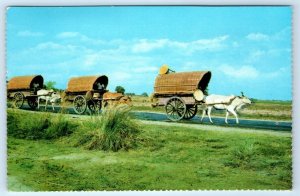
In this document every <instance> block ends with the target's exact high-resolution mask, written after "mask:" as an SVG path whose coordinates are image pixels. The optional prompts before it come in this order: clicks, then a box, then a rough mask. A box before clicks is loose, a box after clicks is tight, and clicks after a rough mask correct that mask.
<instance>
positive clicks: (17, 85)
mask: <svg viewBox="0 0 300 196" xmlns="http://www.w3.org/2000/svg"><path fill="white" fill-rule="evenodd" d="M43 84H44V78H43V77H42V76H41V75H34V76H17V77H13V78H11V79H10V80H9V82H8V84H7V89H8V90H30V89H34V88H43Z"/></svg>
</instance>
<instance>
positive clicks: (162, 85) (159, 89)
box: [154, 71, 211, 95]
mask: <svg viewBox="0 0 300 196" xmlns="http://www.w3.org/2000/svg"><path fill="white" fill-rule="evenodd" d="M210 78H211V72H210V71H195V72H180V73H170V74H164V75H158V76H157V77H156V79H155V84H154V94H156V95H158V94H192V93H193V92H194V91H195V90H196V89H200V90H202V91H205V89H206V88H207V86H208V83H209V81H210Z"/></svg>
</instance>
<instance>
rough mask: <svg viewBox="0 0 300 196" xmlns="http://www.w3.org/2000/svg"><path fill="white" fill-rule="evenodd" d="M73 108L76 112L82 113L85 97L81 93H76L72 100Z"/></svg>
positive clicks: (84, 108) (84, 107) (84, 106)
mask: <svg viewBox="0 0 300 196" xmlns="http://www.w3.org/2000/svg"><path fill="white" fill-rule="evenodd" d="M73 106H74V110H75V112H76V113H77V114H83V113H84V112H85V110H86V106H87V103H86V99H85V98H84V97H83V96H82V95H77V96H76V97H75V98H74V101H73Z"/></svg>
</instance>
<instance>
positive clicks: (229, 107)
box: [201, 94, 251, 124]
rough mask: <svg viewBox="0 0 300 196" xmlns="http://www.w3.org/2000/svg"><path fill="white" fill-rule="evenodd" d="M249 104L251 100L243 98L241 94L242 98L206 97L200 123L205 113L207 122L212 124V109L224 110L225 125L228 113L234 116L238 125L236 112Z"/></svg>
mask: <svg viewBox="0 0 300 196" xmlns="http://www.w3.org/2000/svg"><path fill="white" fill-rule="evenodd" d="M247 104H251V100H250V99H248V98H247V97H245V96H244V95H243V94H242V96H233V95H231V96H224V95H208V96H207V97H206V98H205V101H204V107H205V108H204V110H203V111H202V117H201V122H202V120H203V118H204V116H205V113H207V115H208V118H209V121H210V122H211V123H213V121H212V120H211V116H210V114H211V110H212V108H215V109H219V110H226V117H225V123H226V124H227V123H228V122H227V118H228V115H229V113H231V114H233V115H234V116H235V120H236V123H237V124H238V123H239V119H238V116H237V113H236V111H238V110H240V109H241V108H242V107H243V106H245V105H247Z"/></svg>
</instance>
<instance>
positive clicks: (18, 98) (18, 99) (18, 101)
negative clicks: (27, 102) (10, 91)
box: [14, 92, 24, 108]
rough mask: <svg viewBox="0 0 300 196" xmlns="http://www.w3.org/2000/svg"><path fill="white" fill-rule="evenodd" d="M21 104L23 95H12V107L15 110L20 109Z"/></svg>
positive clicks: (18, 93) (19, 93)
mask: <svg viewBox="0 0 300 196" xmlns="http://www.w3.org/2000/svg"><path fill="white" fill-rule="evenodd" d="M23 103H24V95H23V93H21V92H17V93H16V94H15V95H14V106H15V107H16V108H20V107H22V105H23Z"/></svg>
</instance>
